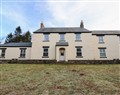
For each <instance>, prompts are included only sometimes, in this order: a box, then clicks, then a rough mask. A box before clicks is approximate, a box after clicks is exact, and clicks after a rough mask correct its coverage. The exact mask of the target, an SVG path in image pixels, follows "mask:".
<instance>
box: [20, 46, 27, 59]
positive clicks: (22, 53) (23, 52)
mask: <svg viewBox="0 0 120 95" xmlns="http://www.w3.org/2000/svg"><path fill="white" fill-rule="evenodd" d="M25 56H26V48H20V58H25Z"/></svg>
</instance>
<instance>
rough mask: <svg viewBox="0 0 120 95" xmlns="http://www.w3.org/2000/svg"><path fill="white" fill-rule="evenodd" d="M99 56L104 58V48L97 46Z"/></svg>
mask: <svg viewBox="0 0 120 95" xmlns="http://www.w3.org/2000/svg"><path fill="white" fill-rule="evenodd" d="M99 52H100V57H101V58H106V48H99Z"/></svg>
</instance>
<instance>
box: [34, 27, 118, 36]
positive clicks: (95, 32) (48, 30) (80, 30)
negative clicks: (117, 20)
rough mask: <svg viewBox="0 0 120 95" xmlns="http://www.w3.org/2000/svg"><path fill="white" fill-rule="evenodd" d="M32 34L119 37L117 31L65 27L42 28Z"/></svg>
mask: <svg viewBox="0 0 120 95" xmlns="http://www.w3.org/2000/svg"><path fill="white" fill-rule="evenodd" d="M34 33H92V34H93V35H99V34H105V35H120V31H119V30H92V31H90V30H87V29H86V28H80V27H66V28H43V29H38V30H36V31H35V32H34Z"/></svg>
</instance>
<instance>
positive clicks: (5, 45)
mask: <svg viewBox="0 0 120 95" xmlns="http://www.w3.org/2000/svg"><path fill="white" fill-rule="evenodd" d="M31 46H32V43H31V42H18V43H14V42H12V43H6V44H0V47H31Z"/></svg>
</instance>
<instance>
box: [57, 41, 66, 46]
mask: <svg viewBox="0 0 120 95" xmlns="http://www.w3.org/2000/svg"><path fill="white" fill-rule="evenodd" d="M56 46H68V42H62V41H61V42H56Z"/></svg>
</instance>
